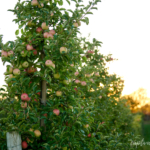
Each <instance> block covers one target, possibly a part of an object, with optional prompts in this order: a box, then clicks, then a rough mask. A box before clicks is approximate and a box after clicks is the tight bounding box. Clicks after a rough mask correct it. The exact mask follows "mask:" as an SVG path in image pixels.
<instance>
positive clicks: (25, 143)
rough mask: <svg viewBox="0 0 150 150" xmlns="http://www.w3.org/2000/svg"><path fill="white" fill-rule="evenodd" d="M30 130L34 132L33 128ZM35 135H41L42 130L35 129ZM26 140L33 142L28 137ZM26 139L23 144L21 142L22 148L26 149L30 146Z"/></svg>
mask: <svg viewBox="0 0 150 150" xmlns="http://www.w3.org/2000/svg"><path fill="white" fill-rule="evenodd" d="M29 131H30V132H33V129H30V130H29ZM34 135H35V137H37V138H38V137H40V136H41V131H40V130H34ZM26 141H27V142H28V143H32V142H33V141H31V140H30V139H29V138H28V137H27V139H26ZM26 141H22V144H21V145H22V149H26V148H27V147H28V143H27V142H26Z"/></svg>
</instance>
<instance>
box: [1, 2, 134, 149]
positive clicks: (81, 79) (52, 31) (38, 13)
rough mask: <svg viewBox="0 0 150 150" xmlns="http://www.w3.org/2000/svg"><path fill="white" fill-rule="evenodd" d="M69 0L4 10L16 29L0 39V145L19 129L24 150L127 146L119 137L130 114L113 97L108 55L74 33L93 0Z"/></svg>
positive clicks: (118, 87) (117, 84) (116, 85)
mask: <svg viewBox="0 0 150 150" xmlns="http://www.w3.org/2000/svg"><path fill="white" fill-rule="evenodd" d="M71 1H73V2H75V6H76V9H75V11H72V10H71V9H65V8H62V7H61V6H62V5H63V0H26V1H22V2H21V0H18V3H17V4H16V6H15V8H14V9H13V10H9V11H11V12H13V13H14V15H16V19H14V20H13V21H14V22H15V23H17V24H18V27H19V29H18V30H16V32H15V34H16V35H17V38H16V40H15V41H8V42H7V43H5V44H4V43H3V42H2V36H1V37H0V49H1V58H2V62H3V64H5V63H8V65H7V66H6V72H5V81H6V83H7V85H6V86H5V87H6V92H7V93H1V96H2V99H1V101H0V115H1V118H0V126H1V128H0V138H1V139H2V140H1V141H2V143H0V146H1V149H2V148H4V149H6V143H5V141H6V138H5V137H6V132H11V131H17V132H19V133H20V134H21V137H22V147H23V148H24V149H26V148H31V149H42V148H45V149H51V150H52V149H63V150H67V149H68V150H69V149H79V150H81V149H85V150H91V149H92V150H93V149H102V148H123V147H124V146H125V145H127V146H128V147H129V148H130V147H131V146H130V143H127V140H125V138H124V136H125V133H129V132H130V131H131V129H130V124H131V121H130V120H129V116H130V117H131V118H132V116H131V114H130V111H129V109H128V108H124V107H123V102H120V101H118V99H119V97H120V94H121V91H122V88H123V85H122V83H121V82H122V81H121V79H120V78H117V77H116V76H115V75H109V74H108V71H107V68H106V67H105V66H106V63H107V62H108V61H112V60H113V58H112V57H111V56H110V55H108V56H104V55H102V54H100V53H99V47H100V46H101V42H100V41H98V40H96V39H95V38H94V39H93V41H92V42H89V41H87V40H86V38H83V37H81V38H79V37H78V36H77V34H78V33H80V30H79V29H80V26H81V24H82V23H86V24H88V23H89V19H88V17H87V15H88V14H92V9H97V7H96V5H97V4H98V2H100V0H92V1H89V4H88V5H87V6H84V5H83V4H82V1H81V0H66V2H68V4H70V3H71ZM19 32H21V36H18V35H19ZM1 90H2V91H5V89H3V88H2V89H1ZM120 112H122V113H120ZM125 112H126V113H125ZM116 115H117V116H116ZM121 117H124V119H122V120H120V119H121ZM126 121H127V122H128V125H127V126H126V125H125V122H126ZM118 133H119V134H120V137H119V136H118ZM121 136H122V137H121ZM127 136H128V137H129V136H130V135H128V134H127ZM116 137H117V140H116ZM132 137H133V136H132ZM118 138H120V140H118ZM130 138H131V136H130ZM126 139H127V138H126Z"/></svg>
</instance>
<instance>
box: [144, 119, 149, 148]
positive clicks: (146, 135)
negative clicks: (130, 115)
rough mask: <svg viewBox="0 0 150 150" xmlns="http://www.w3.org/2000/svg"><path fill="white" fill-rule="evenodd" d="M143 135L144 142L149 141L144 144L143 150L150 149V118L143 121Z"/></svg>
mask: <svg viewBox="0 0 150 150" xmlns="http://www.w3.org/2000/svg"><path fill="white" fill-rule="evenodd" d="M142 136H143V138H144V142H149V143H148V144H146V145H145V146H143V150H150V120H149V121H142Z"/></svg>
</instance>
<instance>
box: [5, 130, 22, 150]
mask: <svg viewBox="0 0 150 150" xmlns="http://www.w3.org/2000/svg"><path fill="white" fill-rule="evenodd" d="M6 137H7V150H22V145H21V136H20V134H19V133H18V132H16V131H13V132H7V135H6Z"/></svg>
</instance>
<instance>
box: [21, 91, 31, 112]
mask: <svg viewBox="0 0 150 150" xmlns="http://www.w3.org/2000/svg"><path fill="white" fill-rule="evenodd" d="M30 99H31V98H29V96H28V94H27V93H23V94H21V100H22V102H21V107H22V108H24V109H25V108H27V102H28V101H30Z"/></svg>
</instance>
